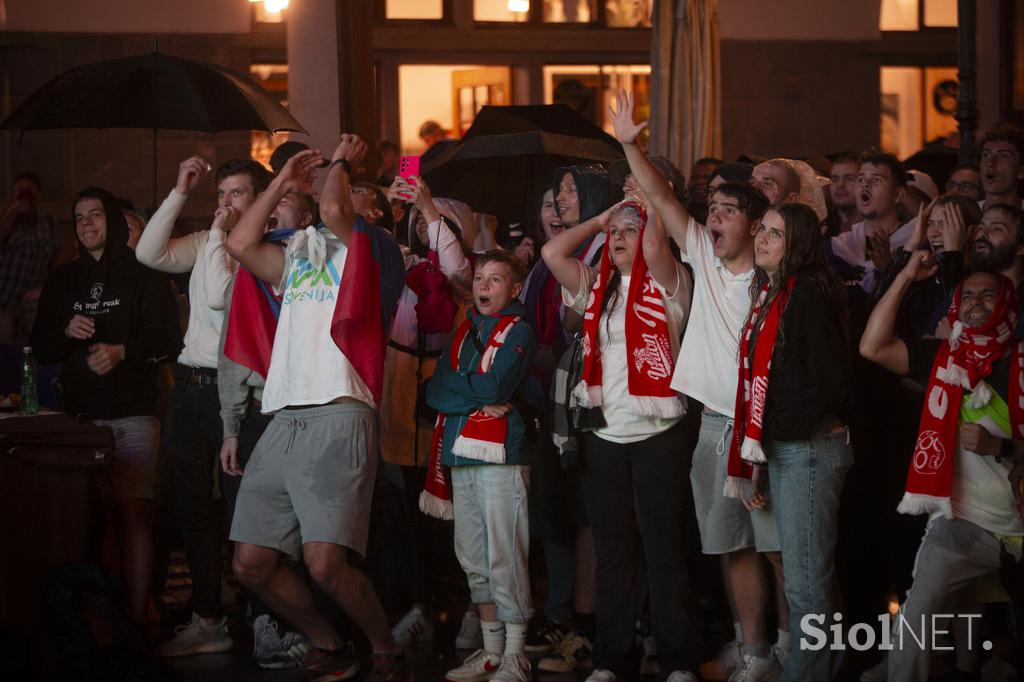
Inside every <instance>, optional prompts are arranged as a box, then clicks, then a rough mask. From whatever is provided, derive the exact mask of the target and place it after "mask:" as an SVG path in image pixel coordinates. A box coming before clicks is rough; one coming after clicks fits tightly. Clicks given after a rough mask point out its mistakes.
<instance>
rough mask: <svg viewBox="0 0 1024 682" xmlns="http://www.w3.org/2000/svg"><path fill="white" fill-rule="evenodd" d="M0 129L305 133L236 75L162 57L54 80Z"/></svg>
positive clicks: (94, 67) (100, 65)
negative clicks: (148, 129)
mask: <svg viewBox="0 0 1024 682" xmlns="http://www.w3.org/2000/svg"><path fill="white" fill-rule="evenodd" d="M0 128H16V129H20V130H21V131H22V135H24V132H25V131H27V130H44V129H61V128H150V129H152V130H153V204H154V206H155V205H156V132H157V129H160V128H162V129H165V130H193V131H199V132H207V133H216V132H220V131H227V130H267V131H270V132H278V131H293V132H298V133H305V132H306V131H305V129H303V127H302V126H301V125H299V122H298V121H296V120H295V118H294V117H293V116H292V115H291V114H290V113H288V110H287V109H285V108H284V107H283V106H281V103H280V102H278V101H277V100H276V99H275V98H274V96H273V95H271V94H270V93H268V92H267V91H266V90H264V89H263V88H261V87H260V86H259V85H258V84H257V83H256V82H254V81H253V80H252V79H251V78H249V77H248V76H245V75H243V74H241V73H238V72H237V71H232V70H231V69H227V68H224V67H223V66H218V65H216V64H208V63H206V62H200V61H196V60H194V59H183V58H181V57H170V56H167V55H164V54H161V53H159V52H155V51H154V52H152V53H150V54H144V55H139V56H137V57H126V58H123V59H111V60H107V61H102V62H96V63H94V64H86V65H85V66H80V67H78V68H75V69H72V70H70V71H67V72H65V73H63V74H61V75H59V76H57V77H56V78H54V79H53V80H51V81H49V82H48V83H46V84H45V85H43V86H42V87H40V88H39V89H38V90H36V91H35V92H34V93H32V95H30V96H29V98H28V99H27V100H25V101H24V102H23V103H22V104H21V106H19V107H18V108H17V109H15V110H14V111H13V112H12V113H11V115H10V116H8V117H7V120H5V121H4V122H3V123H0Z"/></svg>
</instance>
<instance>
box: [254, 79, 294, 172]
mask: <svg viewBox="0 0 1024 682" xmlns="http://www.w3.org/2000/svg"><path fill="white" fill-rule="evenodd" d="M249 75H251V76H252V77H253V80H255V81H256V82H257V83H259V84H260V85H261V86H262V87H263V89H264V90H266V91H268V92H269V93H270V94H272V95H274V97H276V98H277V99H278V100H279V101H280V102H281V104H283V105H284V106H285V107H287V106H288V65H287V64H253V65H252V66H250V67H249ZM287 140H288V133H268V132H266V131H260V130H254V131H253V132H252V134H251V136H250V138H249V147H250V149H249V156H250V157H252V158H253V159H254V160H256V161H259V162H260V163H262V164H263V165H264V166H266V167H267V168H269V167H270V155H271V154H272V153H273V152H274V150H275V149H277V146H278V145H279V144H281V143H282V142H286V141H287Z"/></svg>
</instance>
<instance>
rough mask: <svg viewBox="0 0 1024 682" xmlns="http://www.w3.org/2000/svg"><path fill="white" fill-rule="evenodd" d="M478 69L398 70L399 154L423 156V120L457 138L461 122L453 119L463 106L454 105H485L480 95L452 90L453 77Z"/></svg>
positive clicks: (457, 66) (460, 66)
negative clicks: (439, 126)
mask: <svg viewBox="0 0 1024 682" xmlns="http://www.w3.org/2000/svg"><path fill="white" fill-rule="evenodd" d="M482 68H483V67H481V66H478V65H473V64H402V65H400V66H399V67H398V121H399V135H400V140H399V146H400V147H401V148H402V153H403V154H422V153H423V150H424V145H423V141H422V140H420V138H419V130H420V126H421V125H423V123H425V122H426V121H437V122H438V123H440V124H441V127H442V128H444V129H445V130H448V131H452V132H453V137H458V130H459V128H461V127H462V123H463V122H462V121H457V120H456V113H457V111H459V110H461V109H462V108H463V107H462V106H456V104H461V103H462V101H463V99H462V98H466V99H468V102H467V104H468V106H470V107H473V108H475V107H476V105H477V104H479V105H480V106H482V105H483V104H484V103H485V102H484V101H483V100H484V98H483V97H482V94H483V93H482V92H480V93H478V92H474V91H472V90H470V91H469V92H468V93H467V92H466V88H462V87H456V83H457V81H458V80H459V77H458V75H457V74H459V73H465V72H469V71H473V70H478V69H482ZM506 68H507V67H506ZM488 95H490V92H488ZM495 99H497V97H495ZM474 100H475V101H474ZM502 103H505V104H507V103H508V102H507V101H504V102H502ZM491 104H498V102H497V101H492V102H491Z"/></svg>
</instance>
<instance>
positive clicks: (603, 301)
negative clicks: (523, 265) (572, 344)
mask: <svg viewBox="0 0 1024 682" xmlns="http://www.w3.org/2000/svg"><path fill="white" fill-rule="evenodd" d="M599 233H607V235H608V238H607V242H606V244H605V249H604V252H603V254H602V257H601V261H600V264H599V266H598V267H594V268H592V267H588V266H587V265H585V264H584V263H582V262H581V261H580V260H578V259H577V258H576V257H575V255H574V253H575V252H576V250H577V248H578V247H579V246H580V245H581V244H584V243H586V241H587V240H589V239H592V238H593V237H594V236H596V235H597V234H599ZM542 254H543V257H544V262H545V263H546V264H547V266H548V267H549V268H550V269H551V274H552V275H554V277H555V278H556V279H557V280H558V281H559V283H561V285H562V295H563V298H564V300H565V303H566V306H567V307H570V306H571V307H572V308H573V309H574V310H575V311H576V312H577V313H580V314H581V315H583V318H584V321H583V370H582V374H581V380H580V382H579V384H577V386H576V387H575V388H574V389H573V404H574V405H576V406H578V407H579V411H580V412H579V417H578V418H577V420H576V421H577V427H578V430H579V431H582V432H583V433H582V441H583V442H582V453H583V458H582V462H581V464H580V473H581V478H582V480H583V493H584V497H585V499H586V502H587V511H588V513H589V515H590V522H591V527H592V529H593V534H594V546H595V550H596V554H597V610H596V613H597V637H596V642H595V644H594V654H593V663H594V671H593V672H592V673H591V674H590V677H588V681H589V682H614V680H616V679H618V678H632V677H633V671H632V670H631V669H630V667H629V665H628V661H627V657H628V655H629V652H630V651H631V650H632V649H633V643H634V626H635V622H636V614H637V611H638V601H639V600H640V599H641V598H642V595H640V594H639V593H638V590H637V585H638V581H639V576H638V572H639V571H640V570H641V566H640V562H639V561H638V554H639V550H638V548H637V541H638V539H640V540H642V542H643V553H644V555H645V557H646V571H647V578H648V580H647V582H648V584H649V591H650V598H651V624H652V627H653V630H654V637H655V641H656V643H657V650H658V655H659V657H660V661H661V669H662V679H668V680H669V682H687V681H690V682H696V679H697V678H696V677H695V676H694V675H693V673H692V672H690V671H692V670H694V669H695V668H696V665H697V663H698V661H697V650H698V648H697V637H698V631H697V628H696V627H695V625H694V622H693V618H692V613H690V611H689V610H688V609H687V608H686V606H685V603H686V599H685V596H684V589H685V584H686V564H685V557H684V554H685V552H684V548H683V533H682V528H683V527H684V526H685V516H684V509H685V506H686V504H685V498H686V495H687V494H688V492H689V490H690V485H689V480H688V478H687V473H686V467H685V461H684V458H683V457H681V456H680V453H679V443H680V441H681V440H683V439H684V435H685V434H684V433H683V429H684V428H685V423H684V422H683V419H682V417H683V414H684V413H685V411H686V408H685V406H684V404H683V402H682V401H681V400H680V398H679V396H678V395H677V394H676V392H675V391H673V390H672V388H671V387H670V385H669V384H670V382H671V378H672V370H673V368H674V366H675V358H676V356H677V354H678V352H679V339H680V337H681V336H682V331H683V328H684V327H685V323H686V318H687V316H688V314H689V309H690V295H691V292H692V290H693V283H692V280H691V279H690V276H689V274H688V273H687V271H686V269H685V268H684V267H683V266H682V264H681V263H680V262H679V261H677V260H675V258H673V257H672V252H671V250H670V249H669V245H668V237H667V235H666V233H665V229H664V227H663V226H662V225H661V224H660V223H659V222H658V221H657V220H654V221H652V222H651V223H648V221H647V211H646V209H645V208H644V207H642V206H641V205H639V204H637V203H636V202H632V201H630V202H625V203H622V204H618V205H616V206H614V207H612V208H611V209H609V210H607V211H605V212H604V213H602V214H601V215H599V216H597V217H595V218H593V219H591V220H588V221H586V222H584V223H582V224H580V225H578V226H576V227H573V228H571V229H568V230H566V231H565V232H563V233H562V234H560V235H558V236H557V237H555V238H554V239H552V240H551V241H550V242H548V243H547V244H545V246H544V249H543V251H542ZM637 530H639V538H638V537H637Z"/></svg>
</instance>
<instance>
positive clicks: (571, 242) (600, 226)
mask: <svg viewBox="0 0 1024 682" xmlns="http://www.w3.org/2000/svg"><path fill="white" fill-rule="evenodd" d="M612 208H615V207H614V206H613V207H611V208H609V209H608V210H606V211H605V212H604V213H602V214H601V215H597V216H594V217H593V218H591V219H590V220H588V221H586V222H584V223H580V224H579V225H577V226H576V227H571V228H569V229H568V230H565V231H563V232H562V233H561V234H559V235H558V236H556V237H554V238H553V239H552V240H551V241H549V242H548V243H547V244H545V245H544V247H543V248H542V249H541V250H540V255H541V258H543V259H544V262H545V263H547V266H548V268H549V269H550V270H551V274H552V275H554V276H555V279H557V280H558V283H559V284H561V285H562V286H563V287H565V288H566V289H568V290H569V291H571V292H572V293H573V296H578V295H579V291H580V284H581V283H582V282H581V280H580V262H579V260H577V258H576V257H575V256H574V255H573V254H574V253H575V252H576V249H577V248H579V246H580V245H581V244H583V243H585V242H586V241H587V240H588V239H590V238H591V237H594V236H595V235H598V234H600V233H601V232H604V231H605V230H607V229H608V216H609V215H610V214H611V212H612Z"/></svg>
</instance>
